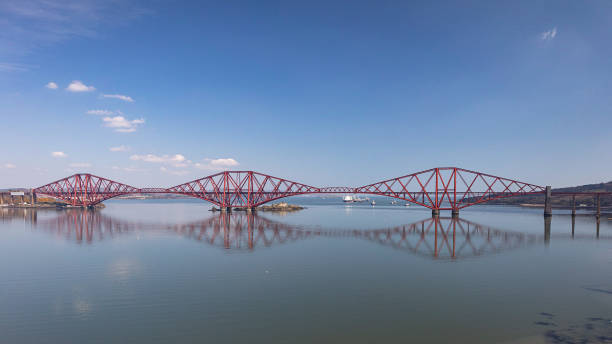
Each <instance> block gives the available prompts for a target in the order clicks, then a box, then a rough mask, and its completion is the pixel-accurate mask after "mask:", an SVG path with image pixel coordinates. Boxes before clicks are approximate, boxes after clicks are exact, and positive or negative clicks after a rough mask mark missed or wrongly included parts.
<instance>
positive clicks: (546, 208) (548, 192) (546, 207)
mask: <svg viewBox="0 0 612 344" xmlns="http://www.w3.org/2000/svg"><path fill="white" fill-rule="evenodd" d="M544 197H545V198H544V216H545V217H548V216H552V204H551V203H550V201H551V198H552V189H551V187H550V186H546V194H545V196H544Z"/></svg>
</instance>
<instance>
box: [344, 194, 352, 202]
mask: <svg viewBox="0 0 612 344" xmlns="http://www.w3.org/2000/svg"><path fill="white" fill-rule="evenodd" d="M342 200H343V201H344V202H346V203H352V202H355V199H354V198H353V196H351V195H345V196H344V197H343V198H342Z"/></svg>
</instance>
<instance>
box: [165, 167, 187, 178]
mask: <svg viewBox="0 0 612 344" xmlns="http://www.w3.org/2000/svg"><path fill="white" fill-rule="evenodd" d="M159 170H160V171H162V172H164V173H168V174H173V175H175V176H184V175H186V174H189V171H187V170H175V169H169V168H167V167H165V166H161V167H160V168H159Z"/></svg>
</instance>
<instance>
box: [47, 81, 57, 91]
mask: <svg viewBox="0 0 612 344" xmlns="http://www.w3.org/2000/svg"><path fill="white" fill-rule="evenodd" d="M45 87H46V88H48V89H50V90H57V84H56V83H54V82H53V81H50V82H49V83H48V84H46V85H45Z"/></svg>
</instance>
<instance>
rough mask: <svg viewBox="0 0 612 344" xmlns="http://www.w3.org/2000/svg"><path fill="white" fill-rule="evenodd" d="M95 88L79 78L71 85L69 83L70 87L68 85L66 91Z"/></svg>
mask: <svg viewBox="0 0 612 344" xmlns="http://www.w3.org/2000/svg"><path fill="white" fill-rule="evenodd" d="M95 89H96V88H95V87H93V86H87V85H85V84H84V83H82V82H81V81H79V80H74V81H73V82H71V83H70V85H68V87H66V91H70V92H91V91H94V90H95Z"/></svg>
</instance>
